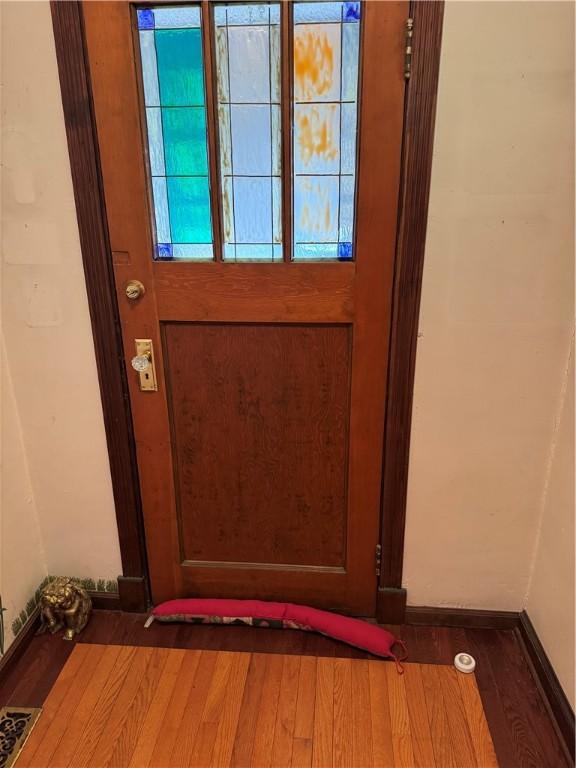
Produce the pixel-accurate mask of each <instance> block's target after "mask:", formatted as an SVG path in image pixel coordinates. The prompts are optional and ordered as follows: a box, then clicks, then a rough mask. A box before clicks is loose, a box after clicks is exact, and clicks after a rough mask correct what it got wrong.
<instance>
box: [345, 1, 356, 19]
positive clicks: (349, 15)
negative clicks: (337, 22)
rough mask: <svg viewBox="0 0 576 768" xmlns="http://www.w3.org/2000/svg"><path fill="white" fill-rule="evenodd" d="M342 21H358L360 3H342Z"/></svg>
mask: <svg viewBox="0 0 576 768" xmlns="http://www.w3.org/2000/svg"><path fill="white" fill-rule="evenodd" d="M343 5H344V9H343V14H342V16H343V20H344V21H359V20H360V3H343Z"/></svg>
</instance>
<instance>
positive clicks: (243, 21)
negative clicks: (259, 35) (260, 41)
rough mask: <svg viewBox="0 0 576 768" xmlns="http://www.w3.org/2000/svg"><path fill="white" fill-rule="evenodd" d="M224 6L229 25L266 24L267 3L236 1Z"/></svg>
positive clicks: (268, 7) (268, 8) (267, 17)
mask: <svg viewBox="0 0 576 768" xmlns="http://www.w3.org/2000/svg"><path fill="white" fill-rule="evenodd" d="M226 8H227V11H228V24H229V25H241V26H247V25H251V24H268V19H269V16H268V14H269V13H270V6H269V5H260V4H258V5H256V4H254V5H250V4H248V5H244V4H243V3H238V5H228V6H226Z"/></svg>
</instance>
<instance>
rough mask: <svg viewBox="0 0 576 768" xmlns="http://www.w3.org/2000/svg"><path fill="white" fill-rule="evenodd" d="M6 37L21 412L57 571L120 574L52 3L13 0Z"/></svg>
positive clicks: (9, 206) (14, 371)
mask: <svg viewBox="0 0 576 768" xmlns="http://www.w3.org/2000/svg"><path fill="white" fill-rule="evenodd" d="M1 34H2V70H1V78H2V89H3V92H2V147H1V149H2V164H3V167H2V217H3V227H2V278H3V286H2V321H3V330H4V336H5V345H6V355H7V359H8V363H9V367H10V371H11V375H12V381H13V386H14V404H13V405H12V408H13V409H14V408H15V409H16V411H17V414H13V418H18V414H19V419H20V423H21V427H22V435H23V446H24V450H25V454H26V458H27V462H28V469H29V478H30V484H31V488H32V492H33V496H34V499H35V503H36V509H37V513H38V519H39V524H40V530H41V536H42V541H43V545H44V551H45V558H46V567H47V568H48V571H49V572H50V573H53V574H65V575H71V576H81V577H92V578H105V579H106V578H107V579H113V578H115V577H116V576H117V575H118V574H119V573H120V572H121V565H120V556H119V545H118V535H117V529H116V521H115V514H114V505H113V499H112V490H111V482H110V471H109V465H108V456H107V451H106V444H105V436H104V426H103V420H102V408H101V404H100V396H99V390H98V382H97V374H96V366H95V360H94V348H93V343H92V336H91V329H90V319H89V315H88V305H87V299H86V287H85V282H84V273H83V269H82V261H81V252H80V245H79V240H78V229H77V224H76V216H75V208H74V199H73V192H72V183H71V177H70V165H69V160H68V149H67V145H66V135H65V131H64V120H63V114H62V105H61V98H60V87H59V81H58V72H57V67H56V58H55V49H54V38H53V34H52V24H51V18H50V8H49V5H48V3H47V2H40V3H38V2H26V3H3V4H2V32H1ZM28 493H29V492H28V490H27V488H26V486H25V485H23V486H22V498H24V497H26V496H27V495H28ZM12 503H13V504H15V503H16V499H14V498H13V501H12ZM14 524H15V525H16V523H14ZM21 525H22V526H24V521H22V522H21ZM2 557H3V560H4V558H5V557H6V553H5V552H4V551H3V552H2ZM3 589H4V593H3V597H4V599H6V594H5V592H6V586H4V587H3Z"/></svg>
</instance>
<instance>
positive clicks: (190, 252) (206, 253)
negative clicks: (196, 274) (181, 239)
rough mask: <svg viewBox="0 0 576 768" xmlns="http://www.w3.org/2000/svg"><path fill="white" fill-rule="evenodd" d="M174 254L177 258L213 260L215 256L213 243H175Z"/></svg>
mask: <svg viewBox="0 0 576 768" xmlns="http://www.w3.org/2000/svg"><path fill="white" fill-rule="evenodd" d="M172 254H173V256H174V258H175V259H194V260H196V261H211V260H212V259H213V258H214V249H213V247H212V243H174V244H173V245H172Z"/></svg>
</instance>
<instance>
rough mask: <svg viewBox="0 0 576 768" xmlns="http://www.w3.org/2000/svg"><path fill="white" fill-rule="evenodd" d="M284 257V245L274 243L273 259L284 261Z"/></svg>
mask: <svg viewBox="0 0 576 768" xmlns="http://www.w3.org/2000/svg"><path fill="white" fill-rule="evenodd" d="M283 257H284V254H283V253H282V246H281V245H278V244H277V243H274V245H273V246H272V260H273V261H282V259H283Z"/></svg>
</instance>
